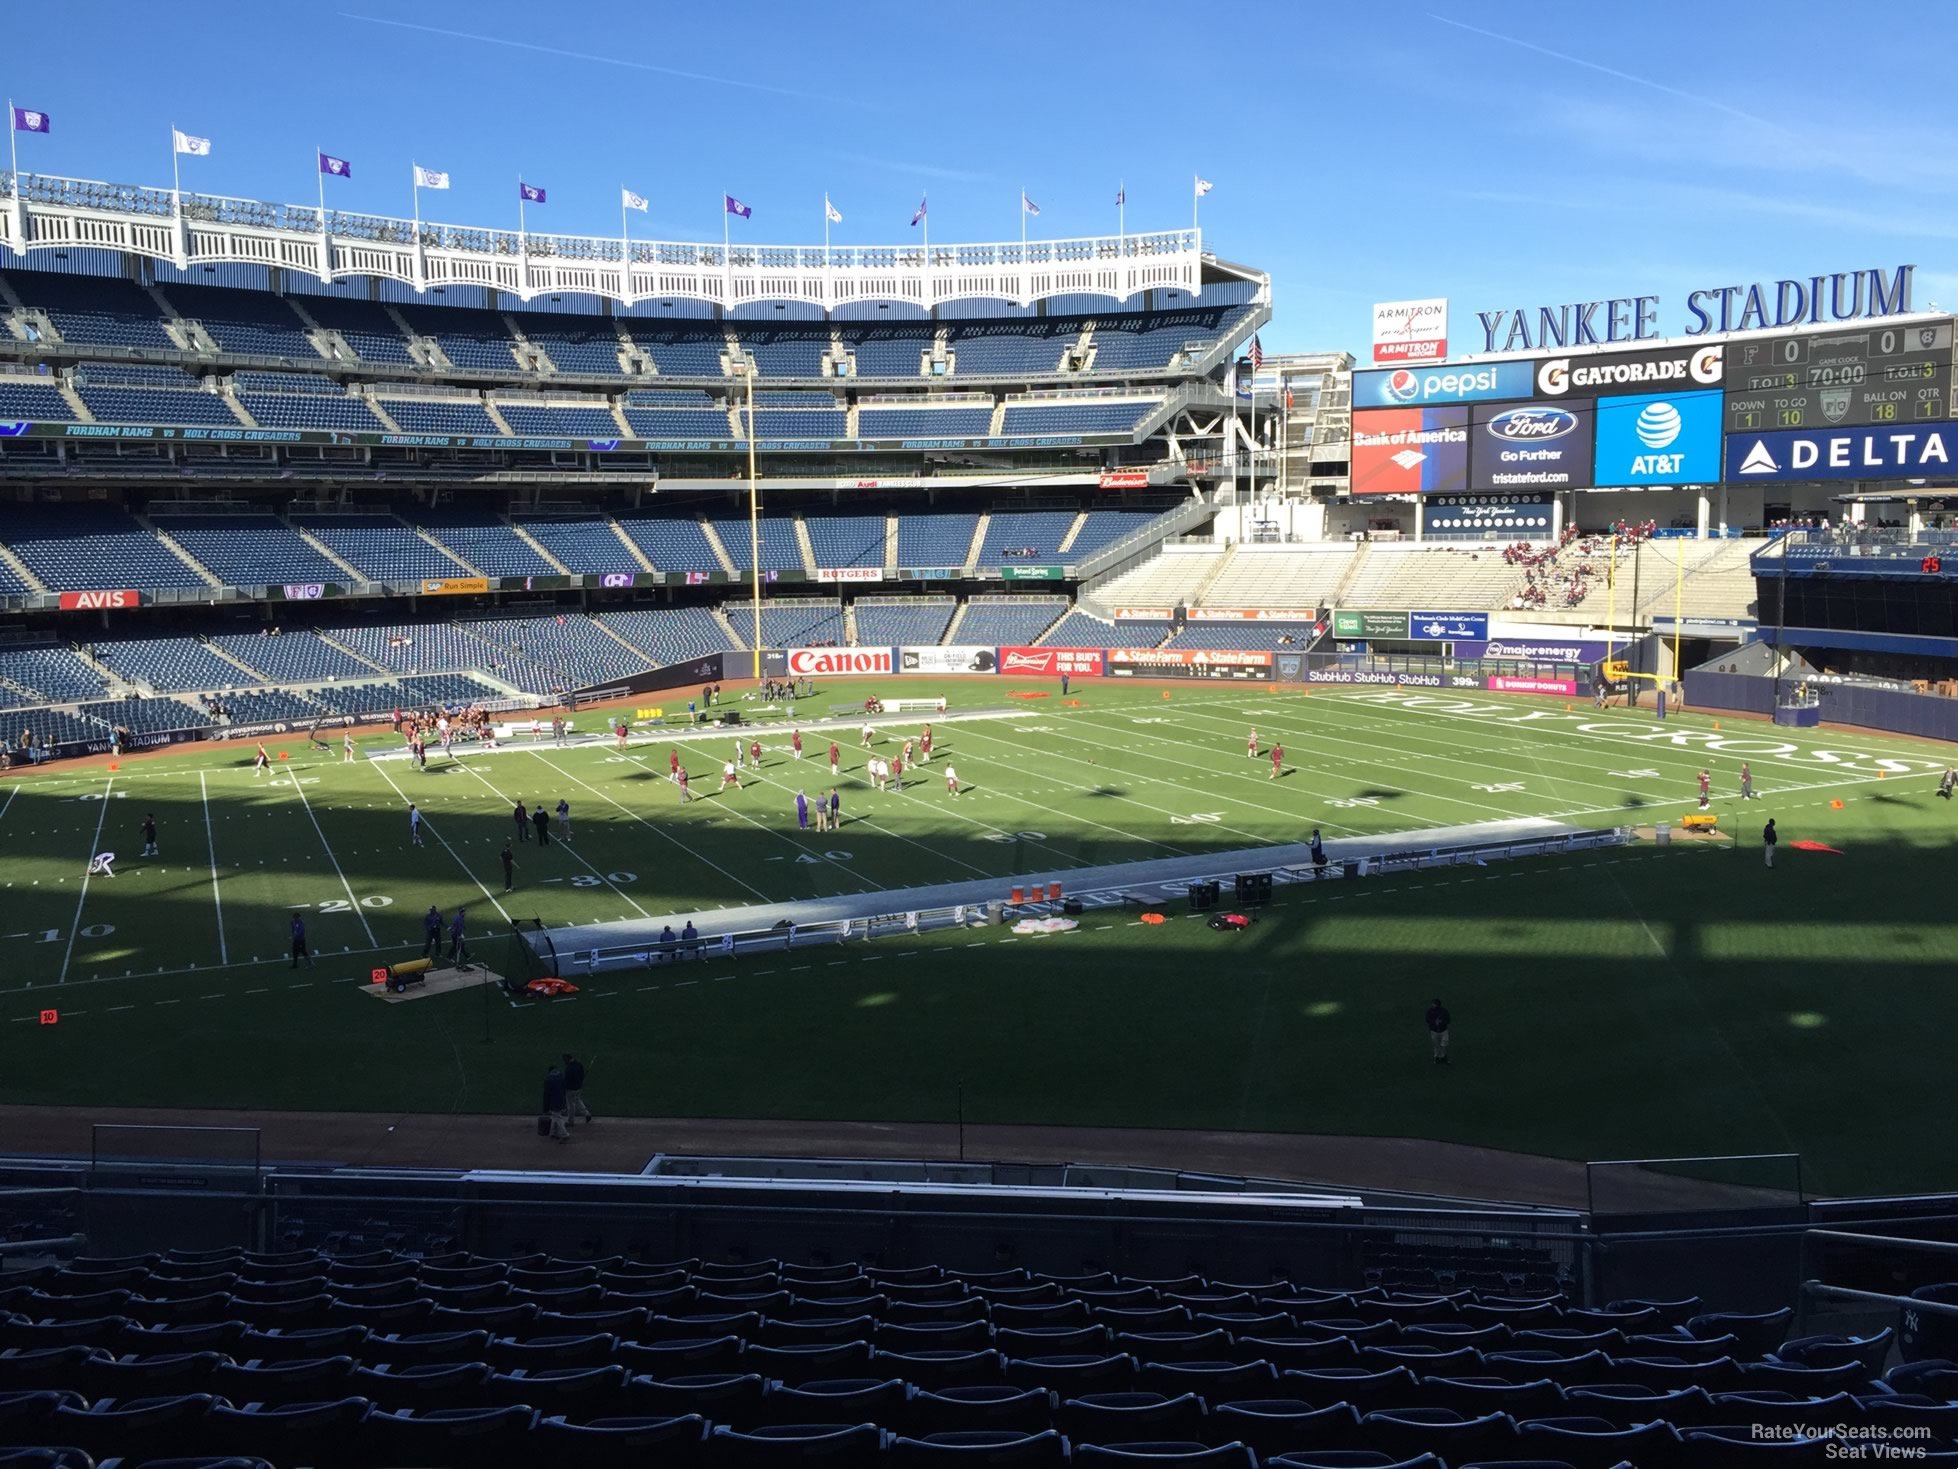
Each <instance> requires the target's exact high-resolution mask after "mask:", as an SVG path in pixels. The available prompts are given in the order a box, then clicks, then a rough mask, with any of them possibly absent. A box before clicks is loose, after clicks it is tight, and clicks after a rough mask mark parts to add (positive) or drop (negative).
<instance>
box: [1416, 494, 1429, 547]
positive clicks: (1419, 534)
mask: <svg viewBox="0 0 1958 1469" xmlns="http://www.w3.org/2000/svg"><path fill="white" fill-rule="evenodd" d="M1427 532H1428V502H1427V501H1426V500H1423V499H1422V498H1421V497H1420V496H1419V495H1416V496H1415V497H1414V539H1415V541H1416V542H1417V543H1418V542H1420V541H1425V540H1426V539H1427V538H1428V535H1427Z"/></svg>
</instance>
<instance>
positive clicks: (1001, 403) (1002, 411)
mask: <svg viewBox="0 0 1958 1469" xmlns="http://www.w3.org/2000/svg"><path fill="white" fill-rule="evenodd" d="M986 432H987V434H988V435H990V436H991V437H993V438H995V439H996V438H998V437H999V436H1000V435H1001V434H1003V433H1005V432H1006V399H1005V397H1004V396H1003V395H1002V396H1001V397H1000V398H999V399H998V401H996V402H995V403H994V404H993V418H992V422H991V423H989V424H987V425H986Z"/></svg>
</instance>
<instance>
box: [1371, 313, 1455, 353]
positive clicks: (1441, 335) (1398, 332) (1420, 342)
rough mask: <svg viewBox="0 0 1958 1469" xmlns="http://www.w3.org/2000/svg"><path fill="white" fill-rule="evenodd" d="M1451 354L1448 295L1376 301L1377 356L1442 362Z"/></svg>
mask: <svg viewBox="0 0 1958 1469" xmlns="http://www.w3.org/2000/svg"><path fill="white" fill-rule="evenodd" d="M1447 355H1448V298H1447V297H1446V296H1432V297H1429V298H1428V299H1426V300H1422V301H1376V302H1374V303H1373V360H1374V361H1375V362H1379V363H1401V362H1439V361H1441V359H1442V358H1444V357H1446V356H1447Z"/></svg>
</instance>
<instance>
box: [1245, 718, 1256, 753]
mask: <svg viewBox="0 0 1958 1469" xmlns="http://www.w3.org/2000/svg"><path fill="white" fill-rule="evenodd" d="M1244 753H1245V754H1247V755H1249V756H1250V757H1251V758H1252V759H1253V760H1255V759H1257V758H1258V727H1257V726H1256V725H1255V724H1254V725H1252V726H1251V733H1250V736H1249V737H1248V738H1247V739H1246V740H1245V741H1244Z"/></svg>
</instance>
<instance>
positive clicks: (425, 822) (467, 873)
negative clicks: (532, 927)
mask: <svg viewBox="0 0 1958 1469" xmlns="http://www.w3.org/2000/svg"><path fill="white" fill-rule="evenodd" d="M368 763H369V764H373V762H372V761H369V762H368ZM374 769H375V770H376V771H377V772H379V774H380V777H381V779H382V780H384V781H386V782H387V783H388V785H389V786H390V787H391V788H392V789H393V791H394V793H395V794H396V795H397V796H399V797H401V799H402V801H403V803H404V804H406V805H410V806H412V805H413V804H414V802H412V801H410V800H408V793H407V792H406V791H404V790H402V789H401V787H400V786H398V785H395V783H394V777H393V776H391V775H389V774H388V773H387V771H386V770H383V769H382V768H381V767H380V766H379V765H374ZM422 830H423V831H426V832H431V833H433V834H434V837H435V840H436V841H438V842H440V843H441V844H442V850H443V851H445V852H447V853H448V854H449V856H450V857H451V858H453V859H454V861H455V865H456V866H458V867H460V868H461V869H462V875H463V876H464V877H466V878H468V879H469V880H470V881H471V882H473V883H475V884H476V891H477V892H479V893H481V894H482V895H483V896H484V897H485V898H487V899H488V900H489V903H490V906H491V907H492V908H494V909H496V911H497V912H498V913H500V914H502V915H503V921H504V922H505V923H509V922H510V921H511V919H510V912H509V910H508V909H507V908H505V907H504V906H503V904H502V903H500V902H498V901H497V897H496V894H495V893H493V892H491V891H490V890H489V889H488V888H486V887H484V886H483V880H482V879H481V878H480V877H478V876H476V874H475V873H474V872H473V871H472V870H471V869H470V866H469V864H468V863H467V862H465V861H463V860H462V857H461V855H460V854H459V853H457V851H456V849H455V848H454V847H452V846H450V845H449V839H448V838H447V837H445V836H443V835H442V833H441V832H439V831H436V830H435V823H434V822H432V821H430V820H429V819H428V813H427V812H426V811H424V812H423V813H422ZM335 865H336V866H337V865H338V864H337V863H336V864H335ZM348 896H349V897H351V896H352V894H351V893H349V894H348ZM366 921H367V920H366V919H365V918H362V919H361V922H362V923H365V922H366ZM367 938H368V941H369V942H370V943H371V942H373V938H374V933H373V930H372V929H369V930H368V933H367Z"/></svg>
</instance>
